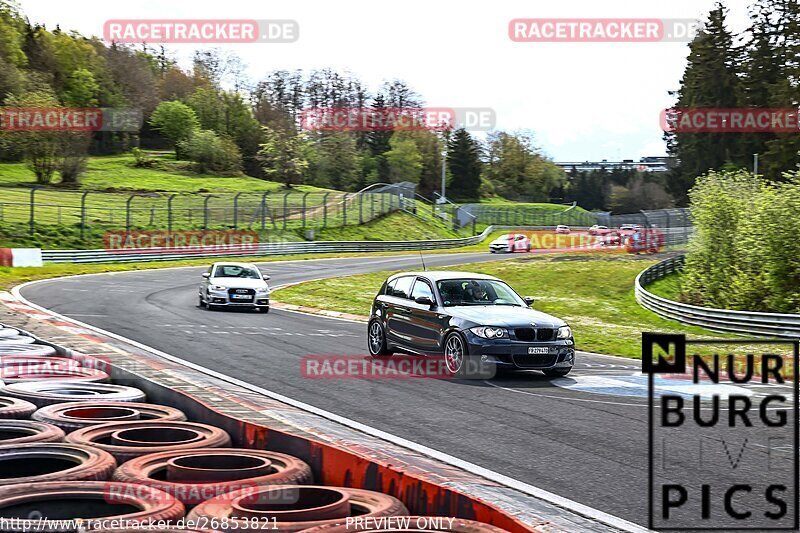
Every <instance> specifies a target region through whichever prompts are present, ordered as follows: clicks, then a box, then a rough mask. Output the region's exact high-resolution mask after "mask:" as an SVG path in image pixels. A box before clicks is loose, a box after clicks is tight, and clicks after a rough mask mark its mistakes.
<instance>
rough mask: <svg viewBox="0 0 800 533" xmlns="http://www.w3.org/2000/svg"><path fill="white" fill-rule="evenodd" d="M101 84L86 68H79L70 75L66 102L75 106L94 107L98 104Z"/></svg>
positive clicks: (65, 95)
mask: <svg viewBox="0 0 800 533" xmlns="http://www.w3.org/2000/svg"><path fill="white" fill-rule="evenodd" d="M99 92H100V86H99V85H98V84H97V81H96V80H95V79H94V74H92V73H91V72H89V71H88V70H86V69H85V68H81V69H78V70H76V71H74V72H73V73H72V74H70V75H69V79H68V80H67V83H66V90H65V91H64V103H65V104H67V105H70V106H74V107H93V106H96V105H97V95H98V93H99Z"/></svg>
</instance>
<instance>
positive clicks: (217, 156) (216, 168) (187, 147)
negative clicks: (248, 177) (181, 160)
mask: <svg viewBox="0 0 800 533" xmlns="http://www.w3.org/2000/svg"><path fill="white" fill-rule="evenodd" d="M178 144H179V146H180V151H181V152H182V153H183V154H184V156H185V157H186V158H187V159H188V160H189V161H191V162H192V163H194V169H195V171H196V172H200V173H203V172H221V173H235V172H238V171H239V170H240V169H241V167H242V154H241V152H239V148H238V147H237V146H236V143H234V142H233V141H232V140H230V139H228V138H225V137H218V136H217V135H216V134H215V133H214V132H213V131H211V130H201V131H198V132H195V133H194V134H192V136H191V137H189V138H188V139H187V140H185V141H181V142H180V143H178Z"/></svg>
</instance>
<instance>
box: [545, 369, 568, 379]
mask: <svg viewBox="0 0 800 533" xmlns="http://www.w3.org/2000/svg"><path fill="white" fill-rule="evenodd" d="M571 370H572V367H569V368H566V369H565V368H551V369H550V370H542V372H544V375H545V376H547V377H548V378H563V377H564V376H566V375H567V374H569V373H570V371H571Z"/></svg>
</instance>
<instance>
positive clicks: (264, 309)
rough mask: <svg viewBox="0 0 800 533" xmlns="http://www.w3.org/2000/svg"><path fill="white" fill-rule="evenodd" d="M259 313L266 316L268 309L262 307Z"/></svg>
mask: <svg viewBox="0 0 800 533" xmlns="http://www.w3.org/2000/svg"><path fill="white" fill-rule="evenodd" d="M261 312H262V313H264V314H265V315H266V314H267V313H269V307H262V308H261Z"/></svg>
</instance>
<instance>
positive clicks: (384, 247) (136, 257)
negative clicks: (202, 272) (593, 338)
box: [42, 225, 686, 263]
mask: <svg viewBox="0 0 800 533" xmlns="http://www.w3.org/2000/svg"><path fill="white" fill-rule="evenodd" d="M552 229H553V227H552V226H499V225H498V226H488V227H487V228H486V229H484V230H483V231H482V232H481V233H480V234H478V235H473V236H471V237H461V238H453V239H433V240H424V241H312V242H302V241H301V242H263V243H258V244H257V245H248V246H247V247H245V248H243V246H242V245H227V246H224V245H223V246H214V247H210V248H205V247H198V248H196V249H189V248H184V249H183V250H180V251H178V250H175V249H170V248H147V249H137V250H105V249H95V250H42V260H43V261H44V262H46V263H125V262H134V261H169V260H176V259H193V258H201V257H264V256H269V255H294V254H311V253H334V252H393V251H394V252H397V251H417V250H435V249H450V248H459V247H461V246H471V245H473V244H478V243H480V242H483V241H484V240H486V238H487V237H488V236H489V235H491V234H492V233H493V232H495V231H509V230H552ZM685 233H686V232H685V231H684V230H682V229H680V228H673V229H672V230H671V231H669V232H666V239H665V241H666V242H665V244H675V243H679V242H685V240H683V236H684V235H685ZM584 250H585V249H584Z"/></svg>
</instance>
